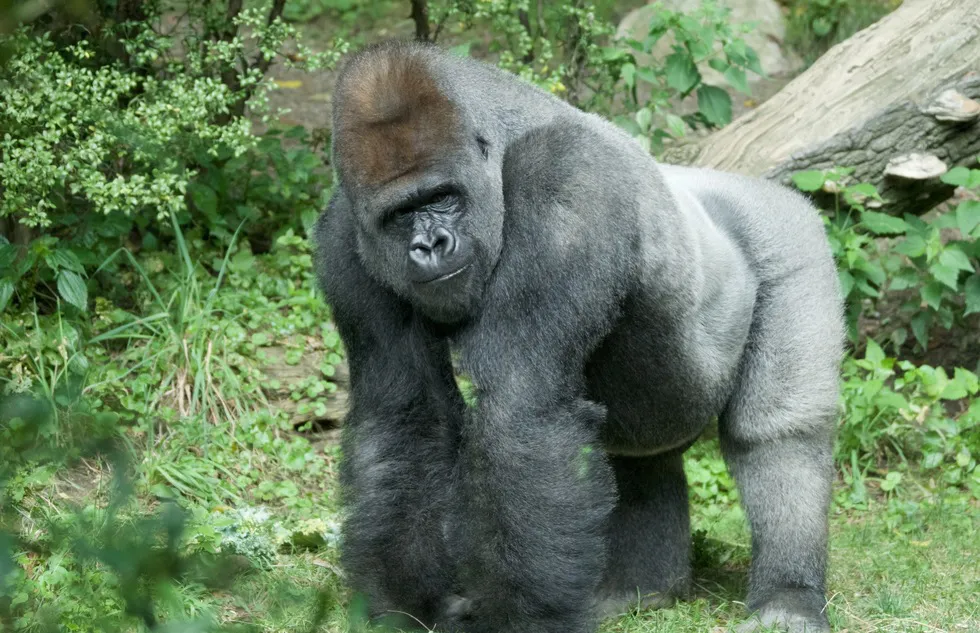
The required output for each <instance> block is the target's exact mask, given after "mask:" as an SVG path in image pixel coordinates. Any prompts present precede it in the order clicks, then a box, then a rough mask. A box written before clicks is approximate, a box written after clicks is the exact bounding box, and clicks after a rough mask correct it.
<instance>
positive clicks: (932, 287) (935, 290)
mask: <svg viewBox="0 0 980 633" xmlns="http://www.w3.org/2000/svg"><path fill="white" fill-rule="evenodd" d="M943 288H945V286H943V285H942V284H941V283H939V282H938V281H932V282H929V283H927V284H926V285H924V286H922V287H921V288H919V296H921V297H922V300H923V301H925V302H926V305H928V306H929V307H930V308H932V309H933V310H938V309H939V306H940V305H942V302H943Z"/></svg>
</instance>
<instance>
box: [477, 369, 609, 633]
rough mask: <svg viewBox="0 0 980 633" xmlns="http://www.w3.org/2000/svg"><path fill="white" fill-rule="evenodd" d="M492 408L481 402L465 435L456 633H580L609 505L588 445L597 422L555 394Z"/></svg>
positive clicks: (599, 456) (598, 459) (604, 468)
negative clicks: (462, 611) (465, 602)
mask: <svg viewBox="0 0 980 633" xmlns="http://www.w3.org/2000/svg"><path fill="white" fill-rule="evenodd" d="M529 378H531V377H530V376H528V377H526V379H529ZM514 395H515V396H516V394H514ZM523 395H526V396H529V397H531V398H533V397H535V396H538V395H540V394H532V393H531V392H530V391H527V392H524V394H523ZM495 400H496V399H495V398H493V397H492V396H488V397H487V398H486V399H485V400H483V401H481V403H480V405H479V409H478V411H477V412H476V413H475V417H474V419H473V421H472V424H468V425H467V427H466V428H467V431H466V432H465V433H464V445H463V446H464V448H463V452H462V459H461V470H460V472H461V476H462V485H461V488H460V492H461V493H462V495H461V499H463V500H464V501H463V505H462V507H463V509H464V511H463V515H462V519H463V521H464V523H463V529H462V531H461V538H462V540H463V542H464V543H465V544H466V546H467V548H466V550H465V552H466V555H465V557H464V559H463V561H462V563H463V565H462V570H463V575H462V578H461V580H462V584H463V586H464V587H465V588H466V591H467V592H470V593H471V595H472V596H473V608H472V611H471V613H469V614H468V618H467V619H465V620H463V621H462V625H463V628H465V630H466V631H469V632H470V633H481V632H486V633H532V632H533V633H549V632H553V633H586V632H587V631H589V630H591V628H592V627H593V626H594V623H595V619H594V614H593V602H594V599H595V591H596V588H597V587H598V585H599V582H600V580H601V578H602V575H603V568H604V564H605V557H606V546H605V539H604V531H605V522H606V520H607V518H608V516H609V513H610V512H611V511H612V508H613V503H614V500H615V487H614V484H613V478H612V473H611V470H610V469H609V465H608V464H607V462H606V457H605V455H604V453H603V451H602V450H601V448H600V445H599V444H598V441H597V440H598V438H597V430H598V427H599V425H600V424H601V422H602V419H603V413H604V412H603V410H602V409H601V407H598V406H596V405H595V404H593V403H590V402H587V401H585V400H583V399H580V398H579V399H569V398H568V397H567V396H565V395H557V394H556V397H555V399H554V400H551V401H549V402H546V403H545V402H540V403H534V404H532V402H530V401H522V402H519V403H518V402H513V401H510V402H507V403H500V402H497V401H495ZM501 437H506V438H507V440H506V441H505V442H503V443H501V441H500V438H501ZM516 490H519V491H520V492H519V494H516V495H515V494H514V491H516Z"/></svg>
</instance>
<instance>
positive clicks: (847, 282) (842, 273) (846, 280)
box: [837, 270, 854, 299]
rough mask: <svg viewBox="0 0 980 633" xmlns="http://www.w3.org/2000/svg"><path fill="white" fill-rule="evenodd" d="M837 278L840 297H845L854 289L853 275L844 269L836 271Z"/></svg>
mask: <svg viewBox="0 0 980 633" xmlns="http://www.w3.org/2000/svg"><path fill="white" fill-rule="evenodd" d="M837 279H838V280H839V281H840V294H841V297H843V298H845V299H846V298H847V297H849V296H850V294H851V291H852V290H853V289H854V275H852V274H851V273H850V272H848V271H846V270H839V271H837Z"/></svg>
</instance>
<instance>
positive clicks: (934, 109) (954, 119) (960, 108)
mask: <svg viewBox="0 0 980 633" xmlns="http://www.w3.org/2000/svg"><path fill="white" fill-rule="evenodd" d="M922 113H923V114H928V115H930V116H932V117H935V119H936V120H937V121H945V122H949V123H967V122H970V121H975V120H976V119H980V103H978V102H976V101H975V100H973V99H971V98H969V97H967V96H965V95H963V94H961V93H959V92H957V91H956V90H953V89H952V88H951V89H949V90H944V91H943V92H941V93H940V94H939V96H938V97H936V99H935V100H933V101H932V103H930V104H929V105H927V106H925V107H924V108H922Z"/></svg>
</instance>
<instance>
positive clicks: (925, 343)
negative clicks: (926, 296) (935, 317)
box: [909, 311, 932, 349]
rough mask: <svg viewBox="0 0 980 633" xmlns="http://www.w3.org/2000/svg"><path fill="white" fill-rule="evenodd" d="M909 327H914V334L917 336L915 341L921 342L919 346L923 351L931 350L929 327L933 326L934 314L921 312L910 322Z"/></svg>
mask: <svg viewBox="0 0 980 633" xmlns="http://www.w3.org/2000/svg"><path fill="white" fill-rule="evenodd" d="M909 325H910V326H911V327H912V334H913V335H915V340H916V341H918V342H919V345H921V346H922V348H923V349H928V348H929V326H930V325H932V313H931V312H925V311H923V312H919V313H918V314H916V315H915V316H914V317H912V320H911V321H909Z"/></svg>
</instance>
